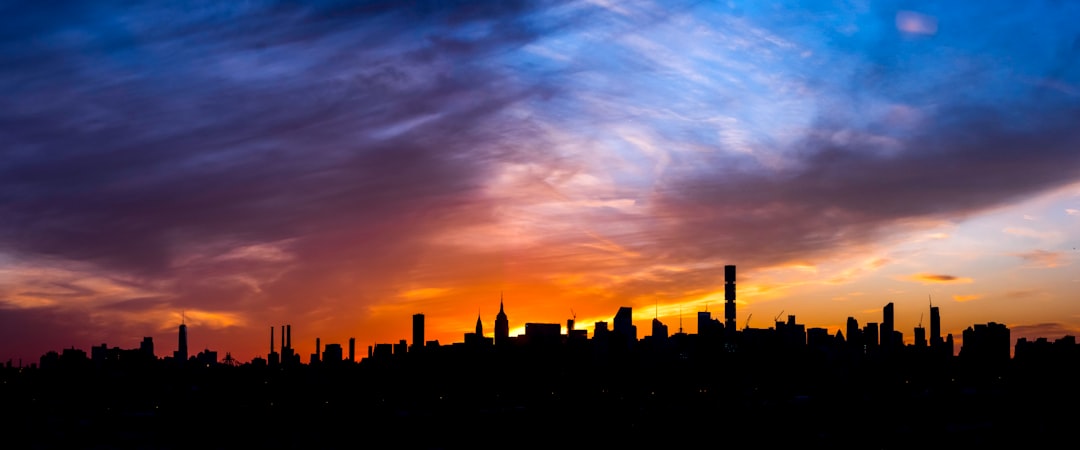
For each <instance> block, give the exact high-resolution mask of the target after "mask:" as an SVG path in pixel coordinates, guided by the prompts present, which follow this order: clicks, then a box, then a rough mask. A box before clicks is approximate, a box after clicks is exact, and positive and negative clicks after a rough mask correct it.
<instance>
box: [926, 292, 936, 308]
mask: <svg viewBox="0 0 1080 450" xmlns="http://www.w3.org/2000/svg"><path fill="white" fill-rule="evenodd" d="M926 298H928V299H930V307H931V308H933V307H934V297H932V296H931V295H930V294H926Z"/></svg>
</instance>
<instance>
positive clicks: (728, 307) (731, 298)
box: [724, 265, 735, 332]
mask: <svg viewBox="0 0 1080 450" xmlns="http://www.w3.org/2000/svg"><path fill="white" fill-rule="evenodd" d="M724 300H725V301H726V303H724V328H726V329H727V331H728V332H734V331H735V266H733V265H729V266H724Z"/></svg>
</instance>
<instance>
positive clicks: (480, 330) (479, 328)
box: [476, 313, 484, 337]
mask: <svg viewBox="0 0 1080 450" xmlns="http://www.w3.org/2000/svg"><path fill="white" fill-rule="evenodd" d="M476 337H484V322H481V321H480V313H476Z"/></svg>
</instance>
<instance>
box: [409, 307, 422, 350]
mask: <svg viewBox="0 0 1080 450" xmlns="http://www.w3.org/2000/svg"><path fill="white" fill-rule="evenodd" d="M423 348H424V315H423V314H413V316H412V351H414V352H418V351H421V349H423Z"/></svg>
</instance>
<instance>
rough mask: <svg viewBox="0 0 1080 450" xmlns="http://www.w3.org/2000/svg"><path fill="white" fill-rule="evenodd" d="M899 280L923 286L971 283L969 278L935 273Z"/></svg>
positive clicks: (919, 274)
mask: <svg viewBox="0 0 1080 450" xmlns="http://www.w3.org/2000/svg"><path fill="white" fill-rule="evenodd" d="M901 279H903V280H906V281H914V282H918V283H923V284H966V283H971V282H972V281H973V280H972V279H971V278H967V277H959V276H956V275H946V274H937V273H917V274H914V275H908V276H905V277H902V278H901Z"/></svg>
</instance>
